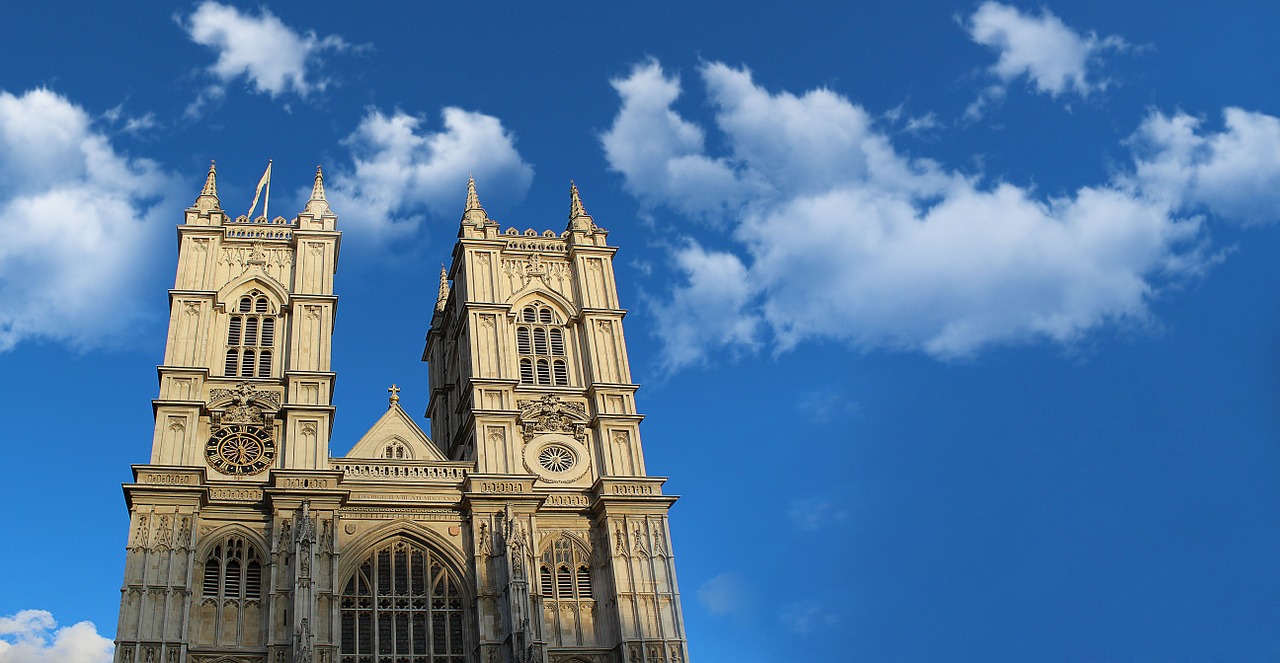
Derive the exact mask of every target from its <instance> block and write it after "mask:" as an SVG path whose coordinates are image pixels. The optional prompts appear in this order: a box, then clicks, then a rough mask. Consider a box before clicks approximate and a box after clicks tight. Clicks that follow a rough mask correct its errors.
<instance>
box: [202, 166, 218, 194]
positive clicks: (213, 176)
mask: <svg viewBox="0 0 1280 663" xmlns="http://www.w3.org/2000/svg"><path fill="white" fill-rule="evenodd" d="M200 195H202V196H217V195H218V162H217V161H210V162H209V174H208V175H207V176H205V178H204V190H203V191H201V192H200Z"/></svg>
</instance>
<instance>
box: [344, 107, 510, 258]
mask: <svg viewBox="0 0 1280 663" xmlns="http://www.w3.org/2000/svg"><path fill="white" fill-rule="evenodd" d="M441 118H442V121H443V127H442V128H441V129H440V130H439V131H434V132H433V131H430V130H428V129H426V128H425V127H424V126H423V125H424V122H423V120H422V119H421V118H418V117H415V116H412V115H408V114H406V113H403V112H401V111H396V112H394V113H392V114H390V115H388V114H385V113H383V112H382V111H379V110H376V109H371V110H369V112H368V113H367V114H366V115H365V117H364V119H363V120H361V122H360V125H359V126H358V127H357V128H356V130H355V131H354V132H353V133H352V134H351V135H350V136H349V137H347V139H346V141H345V144H346V146H347V147H348V148H350V150H351V155H352V162H353V164H352V167H351V168H350V169H347V170H338V171H335V173H334V175H333V176H332V177H331V178H330V181H331V183H332V184H331V186H330V187H329V193H330V196H329V197H330V199H331V200H332V201H333V205H334V210H335V211H336V212H338V213H339V214H341V215H342V220H343V223H344V224H350V225H349V227H351V226H354V227H356V228H359V229H361V230H364V231H367V232H369V233H370V234H373V235H376V236H378V237H382V238H389V237H396V236H402V235H403V234H405V233H409V232H413V231H414V230H415V229H416V228H417V227H418V225H419V224H420V223H421V222H422V221H423V219H424V218H425V214H424V211H426V212H429V213H430V214H432V215H434V216H436V217H439V218H446V219H453V220H456V219H457V217H459V216H461V214H462V211H463V206H464V203H465V202H466V190H467V189H466V186H467V180H466V178H467V174H468V173H471V174H472V175H474V177H475V178H476V187H477V189H478V191H479V193H480V200H481V204H483V205H485V207H486V209H487V210H490V211H493V210H502V209H504V208H506V207H509V206H511V205H514V204H515V203H517V202H519V201H520V200H522V199H523V198H524V195H525V194H526V193H527V192H528V190H529V184H530V183H531V182H532V181H533V168H532V167H531V166H530V165H529V164H527V163H525V162H524V160H523V159H521V157H520V153H519V152H518V151H516V146H515V136H514V135H513V134H512V133H511V132H510V131H508V130H507V129H505V128H504V127H503V126H502V122H501V121H500V120H498V118H496V117H493V116H491V115H485V114H483V113H477V112H472V111H466V110H462V109H461V108H454V107H448V108H445V109H444V110H443V111H441Z"/></svg>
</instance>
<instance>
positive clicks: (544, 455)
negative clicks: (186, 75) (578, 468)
mask: <svg viewBox="0 0 1280 663" xmlns="http://www.w3.org/2000/svg"><path fill="white" fill-rule="evenodd" d="M573 460H574V458H573V451H572V450H571V449H569V447H565V446H561V445H559V444H549V445H547V447H546V448H544V449H543V450H542V451H540V452H538V463H539V464H540V465H542V467H543V469H545V470H547V471H548V472H564V471H566V470H568V469H569V468H571V467H573Z"/></svg>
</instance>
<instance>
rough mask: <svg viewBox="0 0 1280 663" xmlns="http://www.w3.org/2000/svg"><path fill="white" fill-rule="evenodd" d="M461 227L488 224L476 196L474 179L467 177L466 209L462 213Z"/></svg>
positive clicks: (486, 216)
mask: <svg viewBox="0 0 1280 663" xmlns="http://www.w3.org/2000/svg"><path fill="white" fill-rule="evenodd" d="M462 223H463V225H473V226H476V227H482V226H484V225H485V224H486V223H489V214H488V213H486V212H485V211H484V207H481V206H480V196H478V195H476V178H474V177H471V176H469V175H468V176H467V208H466V209H465V210H463V211H462Z"/></svg>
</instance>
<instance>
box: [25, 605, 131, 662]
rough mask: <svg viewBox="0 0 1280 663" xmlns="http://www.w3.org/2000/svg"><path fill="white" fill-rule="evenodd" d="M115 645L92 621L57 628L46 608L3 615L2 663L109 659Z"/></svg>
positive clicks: (98, 660)
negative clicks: (99, 631)
mask: <svg viewBox="0 0 1280 663" xmlns="http://www.w3.org/2000/svg"><path fill="white" fill-rule="evenodd" d="M55 629H56V630H55ZM113 649H114V647H113V645H112V643H111V640H109V639H107V638H104V637H102V636H100V635H98V630H97V628H95V627H94V625H93V623H92V622H80V623H78V624H74V625H72V626H64V627H62V628H57V622H55V621H54V619H53V615H51V614H49V613H48V612H46V611H44V610H23V611H21V612H19V613H17V614H15V615H11V616H9V617H0V663H110V661H111V657H112V652H113Z"/></svg>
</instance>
